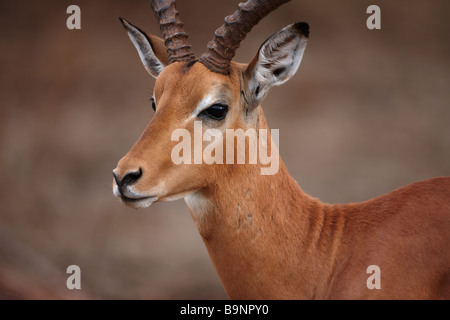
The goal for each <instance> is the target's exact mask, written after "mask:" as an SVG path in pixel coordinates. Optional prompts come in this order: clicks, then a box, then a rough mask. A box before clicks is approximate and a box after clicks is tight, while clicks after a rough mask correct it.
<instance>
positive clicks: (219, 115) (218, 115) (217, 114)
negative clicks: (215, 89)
mask: <svg viewBox="0 0 450 320" xmlns="http://www.w3.org/2000/svg"><path fill="white" fill-rule="evenodd" d="M227 112H228V106H227V105H224V104H213V105H212V106H211V107H209V108H207V109H205V110H203V111H202V112H200V114H199V115H203V116H207V117H209V118H211V119H214V120H223V119H225V116H226V115H227Z"/></svg>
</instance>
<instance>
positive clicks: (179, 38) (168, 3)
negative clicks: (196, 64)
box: [151, 0, 195, 64]
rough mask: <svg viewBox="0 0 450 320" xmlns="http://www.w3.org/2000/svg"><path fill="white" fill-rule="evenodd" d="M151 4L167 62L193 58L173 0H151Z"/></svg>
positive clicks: (187, 60)
mask: <svg viewBox="0 0 450 320" xmlns="http://www.w3.org/2000/svg"><path fill="white" fill-rule="evenodd" d="M151 6H152V10H153V12H154V13H155V16H156V19H157V21H158V24H159V28H160V29H161V32H162V35H163V39H164V42H165V45H166V50H167V54H168V56H169V64H171V63H173V62H176V61H186V62H189V61H192V60H195V56H194V53H193V52H192V50H191V45H190V44H189V41H188V38H189V36H188V34H187V33H186V32H185V31H184V24H183V22H181V20H180V14H179V13H178V10H177V8H176V3H175V0H152V1H151Z"/></svg>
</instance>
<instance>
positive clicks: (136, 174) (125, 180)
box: [113, 168, 142, 193]
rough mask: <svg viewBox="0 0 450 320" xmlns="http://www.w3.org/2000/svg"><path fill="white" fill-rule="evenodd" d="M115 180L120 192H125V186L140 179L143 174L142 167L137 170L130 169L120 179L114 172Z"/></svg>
mask: <svg viewBox="0 0 450 320" xmlns="http://www.w3.org/2000/svg"><path fill="white" fill-rule="evenodd" d="M113 176H114V180H116V184H117V186H118V187H119V190H120V193H123V188H125V187H126V186H129V185H131V184H133V183H135V182H136V181H138V180H139V178H140V177H141V176H142V169H141V168H139V170H137V171H130V172H127V173H126V174H125V175H124V176H123V177H122V179H119V178H118V177H117V175H116V174H115V173H114V172H113Z"/></svg>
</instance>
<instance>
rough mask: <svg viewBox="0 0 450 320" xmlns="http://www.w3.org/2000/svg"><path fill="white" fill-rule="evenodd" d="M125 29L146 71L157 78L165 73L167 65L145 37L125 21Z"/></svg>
mask: <svg viewBox="0 0 450 320" xmlns="http://www.w3.org/2000/svg"><path fill="white" fill-rule="evenodd" d="M123 23H124V25H125V27H126V28H127V33H128V36H129V37H130V39H131V42H133V44H134V46H135V47H136V50H137V52H138V53H139V57H140V58H141V61H142V63H143V64H144V67H145V69H146V70H147V72H148V73H150V75H151V76H153V77H154V78H157V77H158V75H159V74H160V73H161V72H162V71H163V69H164V67H165V65H164V64H163V63H162V62H161V61H160V60H159V59H158V58H157V57H156V55H155V53H154V52H153V49H152V46H151V44H150V42H149V41H148V39H147V38H146V37H145V35H143V34H142V32H141V31H140V30H139V29H137V28H136V27H134V26H133V25H132V24H131V23H129V22H127V21H125V20H123Z"/></svg>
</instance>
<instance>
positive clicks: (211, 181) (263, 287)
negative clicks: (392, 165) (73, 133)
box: [116, 63, 450, 299]
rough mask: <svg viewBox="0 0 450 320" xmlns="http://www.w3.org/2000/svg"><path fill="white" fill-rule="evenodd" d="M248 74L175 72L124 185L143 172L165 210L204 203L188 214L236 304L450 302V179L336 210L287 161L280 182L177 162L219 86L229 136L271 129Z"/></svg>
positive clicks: (240, 69) (123, 163) (167, 73)
mask: <svg viewBox="0 0 450 320" xmlns="http://www.w3.org/2000/svg"><path fill="white" fill-rule="evenodd" d="M252 65H254V63H253V64H252ZM248 74H249V73H248V71H247V72H246V66H245V65H239V64H236V63H233V64H232V68H231V73H230V75H229V76H224V75H220V74H215V73H212V72H210V71H209V70H208V69H207V68H206V67H205V66H203V65H202V64H201V63H195V64H194V65H192V67H191V68H190V69H189V70H187V71H186V69H184V71H183V63H174V64H171V65H169V66H167V67H166V68H165V69H164V71H163V72H162V73H161V74H160V75H159V77H158V79H157V81H156V84H155V97H156V101H157V112H156V114H155V116H154V117H153V119H152V120H151V121H150V123H149V125H148V126H147V128H146V129H145V131H144V133H143V134H142V136H141V137H140V139H139V140H138V141H137V143H136V144H135V145H134V146H133V148H132V149H131V150H130V152H129V153H128V154H127V155H126V156H125V157H124V158H123V159H121V160H120V162H119V164H118V167H117V169H116V173H117V175H118V176H119V177H120V176H122V177H123V175H125V174H126V173H127V172H130V171H133V170H136V169H137V168H142V172H143V175H142V177H141V178H140V179H139V180H138V181H137V182H136V183H135V184H134V185H133V186H134V187H135V189H136V190H137V191H141V192H146V191H147V190H151V189H152V188H155V187H156V186H161V185H164V188H163V189H164V190H163V191H162V193H161V194H159V198H158V201H165V200H169V199H173V198H174V197H175V198H176V197H181V196H184V195H187V194H192V196H191V198H190V199H191V200H187V203H188V207H189V209H190V211H191V214H192V216H193V219H194V221H195V223H196V225H197V227H198V230H199V232H200V234H201V236H202V238H203V240H204V242H205V245H206V248H207V250H208V252H209V254H210V257H211V259H212V261H213V263H214V266H215V268H216V270H217V272H218V274H219V277H220V279H221V281H222V283H223V285H224V287H225V290H226V292H227V294H228V296H229V297H230V298H232V299H435V298H440V299H448V298H450V276H449V274H450V251H449V250H448V245H449V243H450V178H448V177H447V178H435V179H430V180H426V181H422V182H418V183H414V184H411V185H409V186H407V187H403V188H400V189H397V190H395V191H393V192H391V193H388V194H386V195H384V196H381V197H378V198H375V199H372V200H369V201H366V202H362V203H354V204H344V205H340V204H335V205H329V204H325V203H322V202H320V201H319V200H318V199H315V198H312V197H310V196H308V195H307V194H305V193H304V192H303V191H302V190H301V189H300V188H299V187H298V185H297V183H296V182H295V181H294V180H293V179H292V178H291V177H290V176H289V174H288V172H287V169H286V168H285V166H284V164H283V162H282V161H281V160H280V168H279V171H278V173H277V174H275V175H273V176H263V175H260V171H259V170H260V166H261V165H260V164H257V165H219V164H213V165H206V164H202V165H195V164H191V165H184V164H182V165H174V164H173V163H172V161H171V158H170V155H171V149H172V148H173V146H174V145H175V144H176V143H177V142H172V141H171V139H170V135H171V133H172V132H173V130H174V129H176V128H186V129H188V130H190V132H191V133H193V121H194V120H192V121H188V122H185V119H187V118H188V116H189V115H190V114H191V112H192V111H193V110H194V109H195V107H196V105H197V104H198V102H199V101H200V100H201V99H202V98H203V97H204V95H205V94H207V93H208V92H210V91H211V90H213V88H216V87H217V88H220V90H222V91H223V92H222V94H223V95H224V96H225V98H226V99H227V101H228V104H229V106H230V111H229V113H228V115H227V118H226V119H225V120H224V121H225V122H224V124H223V125H221V126H220V129H221V130H225V128H242V129H244V130H245V129H247V128H267V125H266V121H265V118H264V115H263V112H262V109H261V107H260V106H259V107H256V108H253V109H252V110H250V111H249V112H250V113H248V110H247V109H248V104H247V101H246V96H247V95H248V92H246V81H247V78H246V75H248ZM204 129H207V126H206V125H204ZM369 265H378V266H379V267H380V269H381V289H380V290H377V289H373V290H369V289H368V288H367V286H366V280H367V278H368V277H369V274H367V273H366V269H367V267H368V266H369Z"/></svg>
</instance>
